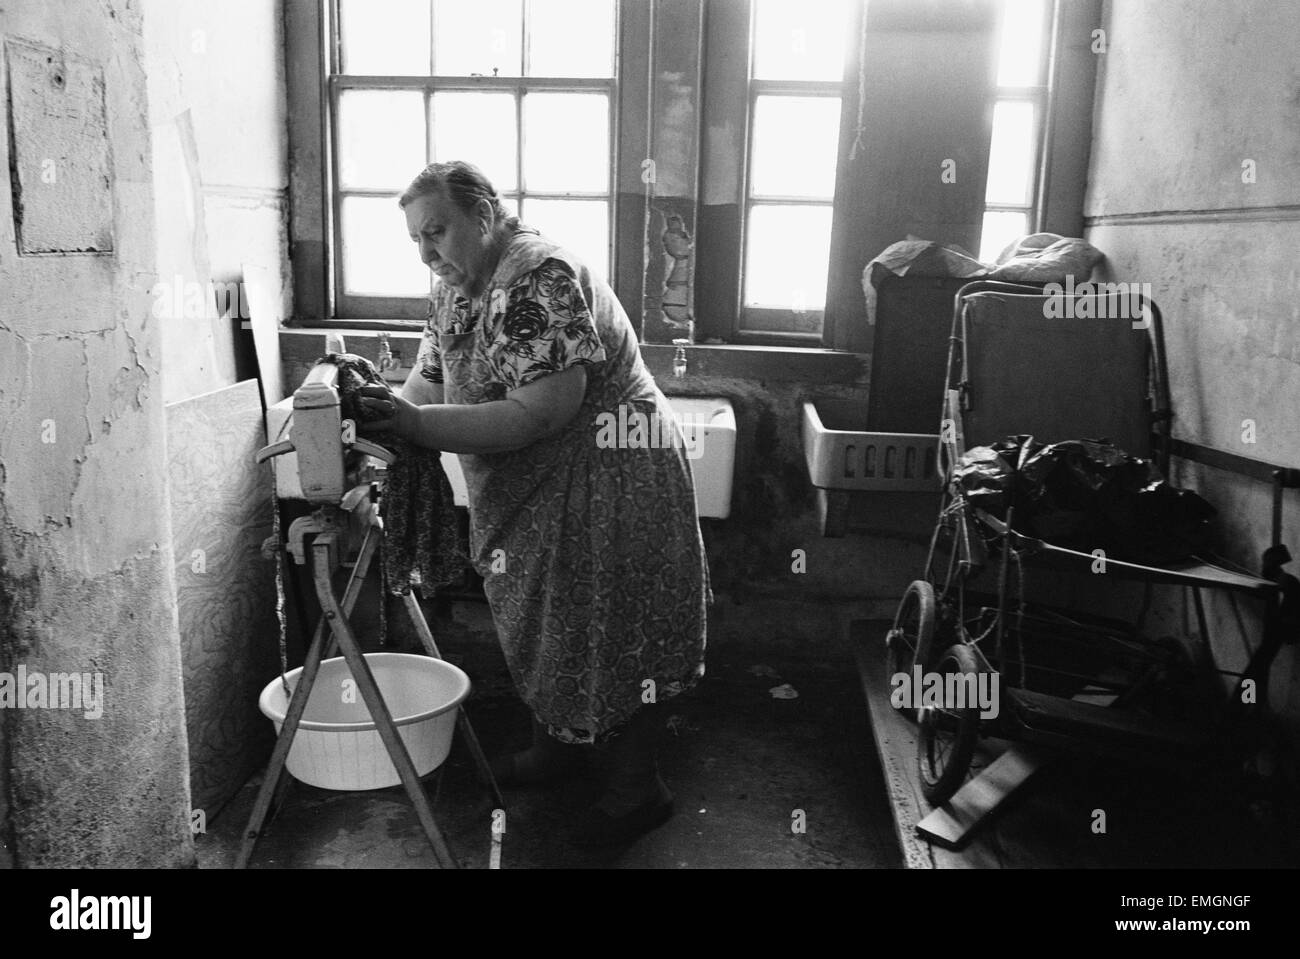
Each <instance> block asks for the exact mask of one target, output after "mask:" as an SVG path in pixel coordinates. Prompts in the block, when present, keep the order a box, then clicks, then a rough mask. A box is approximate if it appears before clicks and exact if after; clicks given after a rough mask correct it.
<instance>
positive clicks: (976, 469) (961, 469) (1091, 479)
mask: <svg viewBox="0 0 1300 959" xmlns="http://www.w3.org/2000/svg"><path fill="white" fill-rule="evenodd" d="M952 481H953V483H954V484H955V485H956V486H957V488H958V489H959V490H960V491H961V492H962V494H963V495H964V496H965V498H966V500H967V502H968V503H970V505H971V506H973V507H976V508H979V509H983V510H985V511H986V512H988V513H990V514H991V515H994V516H996V517H998V518H999V519H1005V518H1006V513H1007V508H1008V507H1009V506H1014V507H1015V516H1014V519H1013V525H1014V528H1015V529H1016V531H1017V532H1020V533H1023V534H1024V535H1026V536H1033V537H1035V538H1038V539H1042V540H1045V541H1047V542H1049V543H1053V544H1055V545H1057V546H1064V547H1066V548H1068V549H1075V550H1079V551H1081V552H1086V553H1091V552H1093V551H1094V550H1098V549H1100V550H1104V551H1105V554H1106V556H1107V557H1109V558H1111V559H1117V560H1123V561H1126V562H1131V563H1142V564H1155V565H1168V564H1171V563H1177V562H1181V561H1183V560H1186V559H1189V558H1190V557H1191V556H1192V555H1193V554H1195V553H1196V552H1197V551H1198V550H1199V549H1202V548H1204V547H1205V546H1206V545H1207V541H1208V537H1209V531H1210V523H1209V521H1210V518H1211V517H1212V516H1214V514H1215V509H1214V507H1213V506H1211V505H1210V504H1209V503H1207V502H1206V501H1205V500H1204V499H1202V498H1201V497H1200V496H1198V495H1197V494H1196V493H1194V492H1192V491H1191V490H1183V489H1178V488H1176V487H1173V486H1170V485H1169V484H1168V483H1166V482H1165V481H1164V479H1163V478H1162V477H1161V475H1160V471H1159V470H1158V469H1156V467H1155V464H1153V463H1152V462H1151V461H1150V460H1146V459H1142V458H1141V457H1137V456H1132V455H1130V454H1128V453H1126V452H1124V450H1122V449H1120V448H1119V447H1117V446H1115V445H1113V444H1111V443H1108V442H1106V441H1105V440H1091V439H1083V440H1067V441H1065V442H1061V443H1053V444H1051V445H1048V446H1044V445H1042V444H1040V443H1036V442H1035V441H1034V438H1033V437H1032V436H1024V435H1021V436H1008V437H1006V438H1005V439H1003V440H1000V441H999V442H997V443H995V444H993V445H992V446H981V447H975V448H973V449H971V450H968V451H967V452H966V453H965V454H963V456H962V457H961V459H960V460H959V462H958V464H957V466H956V468H955V469H954V470H953V477H952Z"/></svg>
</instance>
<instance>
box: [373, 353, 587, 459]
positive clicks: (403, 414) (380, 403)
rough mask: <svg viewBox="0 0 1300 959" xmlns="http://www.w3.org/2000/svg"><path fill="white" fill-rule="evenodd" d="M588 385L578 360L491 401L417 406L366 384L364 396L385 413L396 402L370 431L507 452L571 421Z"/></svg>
mask: <svg viewBox="0 0 1300 959" xmlns="http://www.w3.org/2000/svg"><path fill="white" fill-rule="evenodd" d="M407 385H410V380H408V381H407ZM428 385H430V386H432V385H433V384H428ZM586 389H587V371H586V369H585V368H584V367H583V366H581V365H579V366H571V367H569V368H568V369H566V370H562V371H561V372H559V373H551V374H548V375H547V376H542V377H539V378H538V379H536V380H533V381H532V382H531V383H527V384H525V385H524V386H521V387H519V388H518V389H514V390H511V391H510V392H509V393H507V394H506V397H505V399H503V400H494V401H492V402H489V403H477V404H465V405H462V404H459V403H427V404H423V405H419V406H417V405H416V404H414V403H412V402H411V401H410V400H409V399H407V398H405V396H399V395H397V394H394V393H391V392H387V393H386V391H385V390H384V388H383V387H365V388H364V389H362V390H361V393H362V394H363V398H362V402H363V403H365V404H366V405H367V406H370V407H372V408H373V409H376V410H378V411H379V412H381V413H387V412H388V411H389V407H388V406H387V404H388V403H389V402H391V403H392V404H393V415H392V416H391V417H389V418H387V419H383V420H376V421H374V422H372V423H369V424H367V425H366V430H365V431H366V432H370V431H372V430H373V431H380V432H389V433H393V434H396V435H397V436H400V437H401V438H402V439H404V440H406V441H407V442H410V443H414V444H415V445H417V446H425V447H429V448H431V449H438V450H443V451H445V452H448V453H508V452H511V451H512V450H518V449H523V448H524V447H525V446H531V445H532V444H533V443H536V442H537V441H538V440H540V439H545V438H546V437H548V436H551V435H553V434H555V433H558V432H559V431H560V430H561V429H563V428H564V427H565V426H566V425H568V423H569V421H570V420H572V419H573V417H574V415H575V414H576V413H577V412H578V408H579V407H580V406H581V405H582V397H583V395H584V394H585V393H586ZM405 390H406V387H403V393H405ZM439 392H441V389H439Z"/></svg>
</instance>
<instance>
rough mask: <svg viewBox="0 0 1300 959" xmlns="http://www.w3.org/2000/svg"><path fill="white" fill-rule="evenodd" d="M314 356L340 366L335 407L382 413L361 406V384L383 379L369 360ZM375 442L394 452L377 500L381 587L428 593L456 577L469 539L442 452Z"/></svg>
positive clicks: (348, 414) (369, 415)
mask: <svg viewBox="0 0 1300 959" xmlns="http://www.w3.org/2000/svg"><path fill="white" fill-rule="evenodd" d="M317 362H319V363H332V364H333V365H335V366H337V367H338V368H339V382H338V390H339V407H340V413H341V414H342V416H343V417H344V418H347V419H351V420H354V421H355V422H358V423H366V422H374V421H375V420H379V419H383V418H384V417H383V415H382V414H379V413H376V412H374V411H372V410H370V409H368V408H367V407H365V406H363V405H362V403H361V398H360V396H359V395H358V391H359V390H360V389H361V388H362V387H364V386H384V385H386V384H385V383H384V378H383V377H382V376H380V375H379V371H378V370H376V369H375V367H374V364H372V363H371V362H370V361H369V360H367V359H366V358H365V357H363V356H357V355H356V354H354V353H329V354H327V355H326V356H324V357H322V358H321V359H320V360H318V361H317ZM379 443H380V445H382V446H384V447H385V448H387V449H388V450H390V451H391V452H392V453H393V454H394V456H395V457H396V460H395V462H394V463H393V464H392V465H391V466H390V467H389V468H388V482H387V484H386V485H385V488H384V494H383V497H382V499H381V501H380V516H381V517H382V518H383V520H384V540H383V551H382V554H381V563H382V567H383V573H384V580H385V584H386V589H387V590H388V592H390V593H394V594H400V593H404V592H406V591H407V590H408V589H410V588H411V587H415V588H416V589H417V590H418V591H419V593H420V595H421V596H423V597H425V598H426V599H427V598H429V597H431V596H432V595H433V593H434V592H435V591H436V590H437V589H439V588H441V587H443V586H446V585H448V584H450V583H455V582H458V581H460V579H461V578H462V577H463V576H464V574H465V570H466V569H467V568H468V566H469V560H468V553H469V550H468V544H467V543H466V542H465V538H464V537H463V536H462V535H461V532H460V524H459V522H457V518H456V507H455V500H454V498H453V494H452V491H451V484H450V483H449V482H448V481H447V474H446V473H445V472H443V469H442V454H441V453H440V452H439V451H438V450H433V449H427V448H425V447H422V446H416V445H414V444H412V443H407V442H406V441H405V440H401V439H398V438H396V437H383V438H381V439H380V440H379Z"/></svg>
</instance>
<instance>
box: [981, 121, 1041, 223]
mask: <svg viewBox="0 0 1300 959" xmlns="http://www.w3.org/2000/svg"><path fill="white" fill-rule="evenodd" d="M1035 146H1036V142H1035V137H1034V105H1033V104H1032V103H1030V102H1029V101H1027V100H999V101H998V103H997V105H996V106H995V107H994V108H993V142H992V144H991V145H990V147H989V179H988V188H987V189H986V190H985V192H984V202H985V203H1007V204H1013V205H1015V204H1021V203H1024V204H1028V203H1029V202H1030V196H1029V190H1030V186H1031V185H1032V184H1033V177H1034V171H1033V167H1034V158H1035V154H1036V153H1037V150H1036V149H1035Z"/></svg>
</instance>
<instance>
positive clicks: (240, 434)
mask: <svg viewBox="0 0 1300 959" xmlns="http://www.w3.org/2000/svg"><path fill="white" fill-rule="evenodd" d="M166 411H167V461H168V486H169V490H170V496H171V512H172V539H173V549H174V551H175V558H176V605H177V612H178V617H179V620H180V634H181V670H182V674H183V678H184V684H185V726H186V731H187V733H188V736H189V752H190V793H191V801H192V802H193V805H194V808H195V809H202V810H204V811H205V813H206V815H207V817H208V819H211V818H212V817H213V816H214V815H215V814H216V812H217V810H219V809H220V807H221V806H222V805H223V804H224V803H225V802H226V800H228V799H229V798H230V797H231V796H232V795H233V794H234V793H235V791H236V790H238V789H239V787H240V786H241V785H243V783H244V781H245V780H246V779H247V778H248V776H249V775H250V774H251V773H252V772H253V771H254V770H255V769H257V768H259V767H260V766H261V765H262V764H263V763H264V762H265V759H266V756H267V754H268V753H269V751H270V745H271V741H272V732H273V729H272V726H271V722H270V720H268V719H266V718H264V717H263V716H262V714H261V713H260V712H259V711H258V708H257V697H258V695H259V694H260V692H261V690H262V687H263V686H264V685H265V684H266V683H267V682H269V681H270V679H271V678H272V677H273V676H274V675H275V673H276V672H278V666H277V665H276V661H277V658H278V657H277V655H276V646H277V638H278V624H277V621H276V617H275V566H274V564H273V563H271V562H268V561H266V560H263V559H262V557H261V543H262V540H263V539H265V538H266V537H267V536H269V535H270V533H271V520H272V517H271V476H270V470H269V467H267V466H266V464H262V465H258V464H256V463H255V462H254V461H253V454H254V453H255V452H256V451H257V450H258V448H259V447H260V446H261V445H262V444H263V443H264V442H265V440H264V436H265V431H264V428H263V425H262V403H261V400H260V398H259V396H258V390H257V381H256V380H245V381H244V382H242V383H237V384H235V385H234V386H230V387H227V388H225V389H220V390H216V391H214V392H212V393H205V394H203V395H201V396H196V397H193V398H191V399H188V400H182V401H180V402H177V403H172V404H169V405H168V406H167V407H166Z"/></svg>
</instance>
